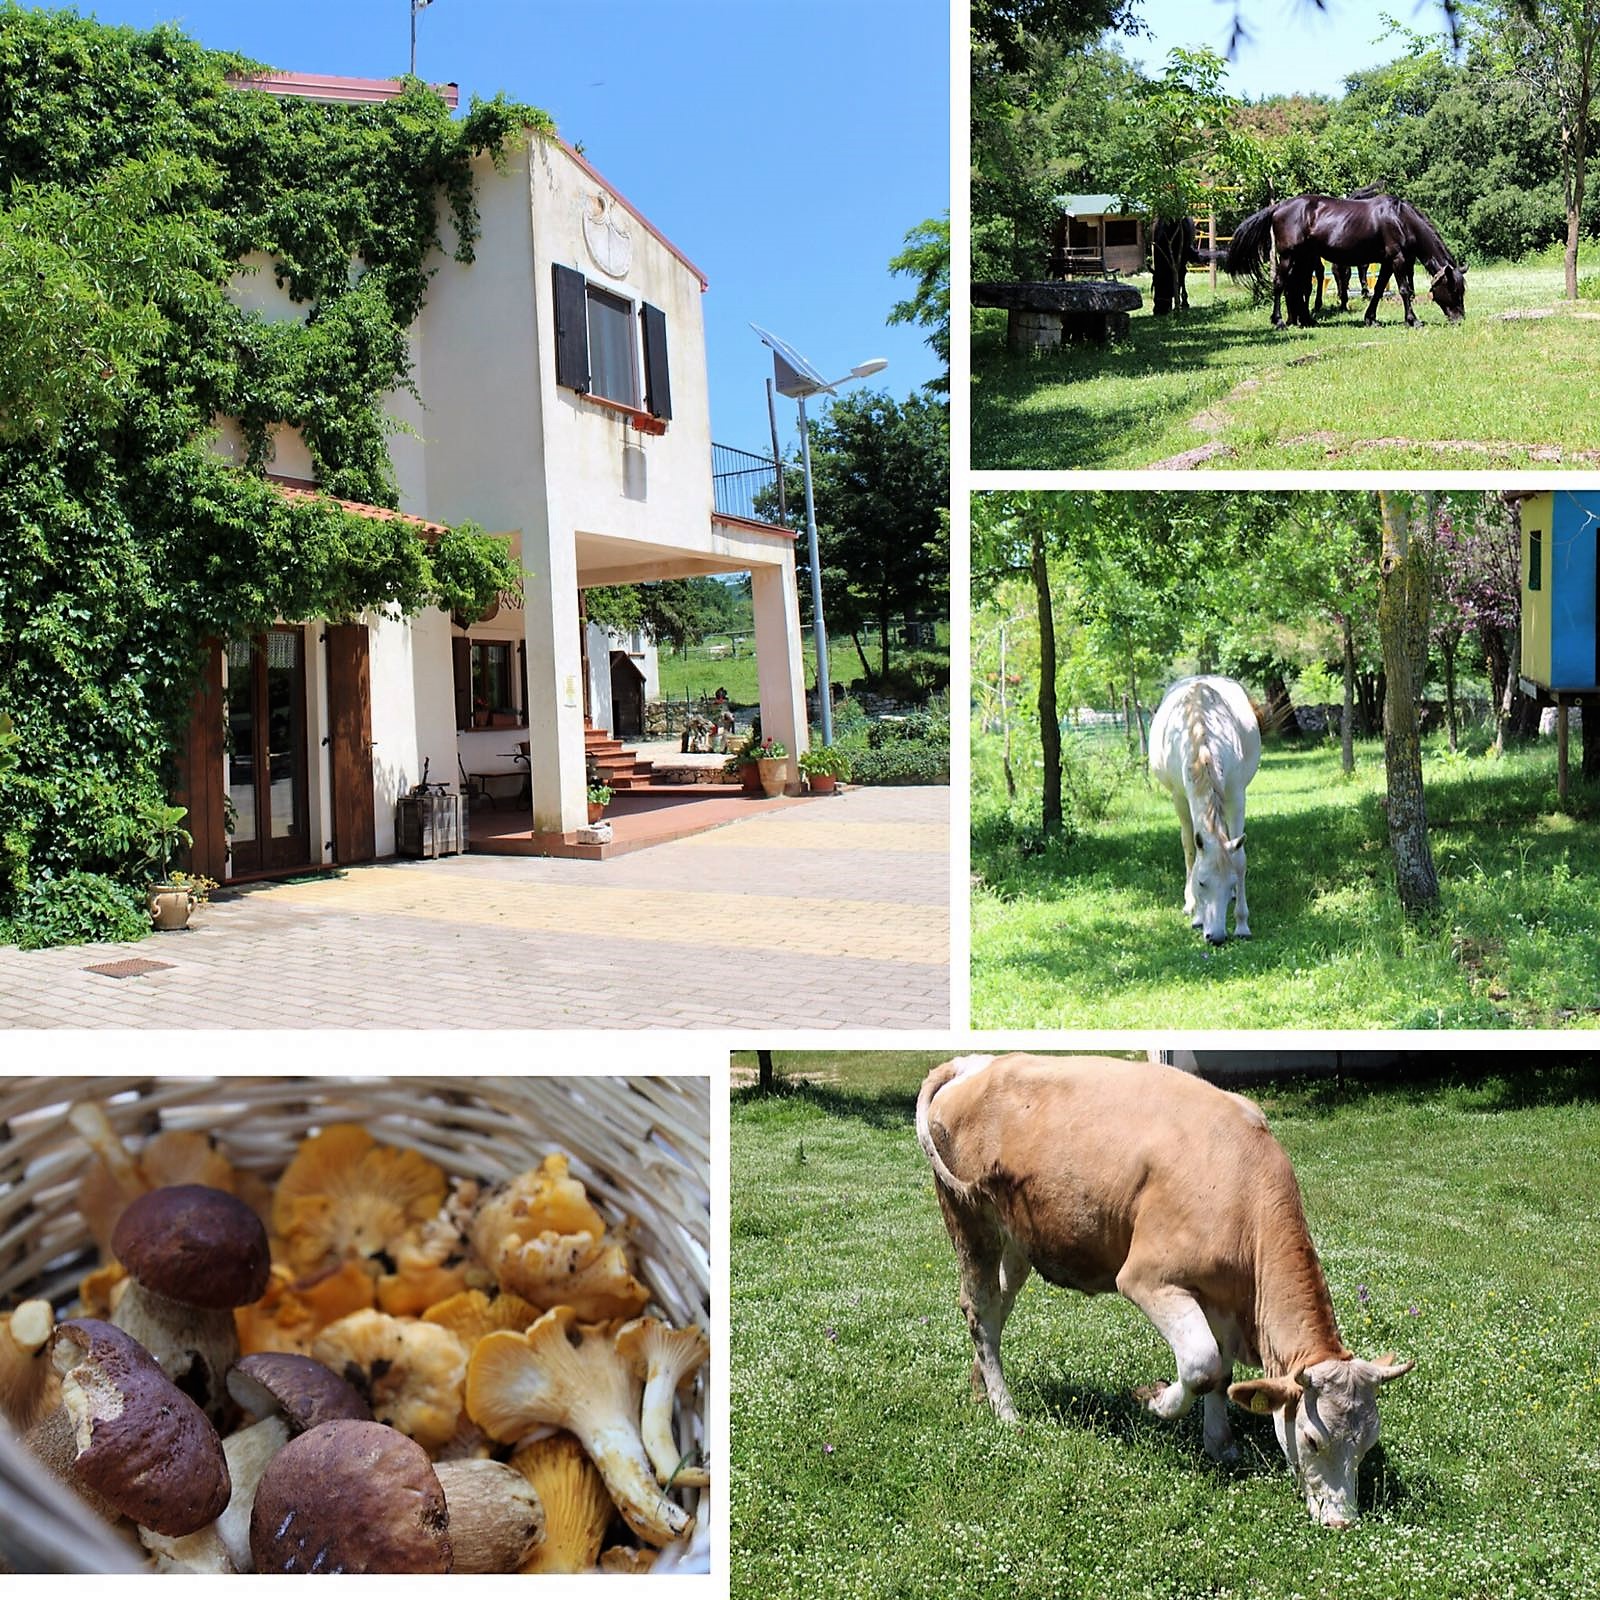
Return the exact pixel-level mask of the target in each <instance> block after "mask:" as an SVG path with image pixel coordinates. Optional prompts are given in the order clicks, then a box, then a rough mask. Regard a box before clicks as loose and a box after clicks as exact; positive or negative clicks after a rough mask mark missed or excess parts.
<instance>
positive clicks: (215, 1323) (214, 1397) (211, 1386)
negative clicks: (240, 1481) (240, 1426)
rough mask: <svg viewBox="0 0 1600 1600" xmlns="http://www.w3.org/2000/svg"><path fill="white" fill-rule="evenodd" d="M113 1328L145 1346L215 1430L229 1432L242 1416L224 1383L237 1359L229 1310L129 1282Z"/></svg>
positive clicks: (236, 1332) (236, 1333) (235, 1329)
mask: <svg viewBox="0 0 1600 1600" xmlns="http://www.w3.org/2000/svg"><path fill="white" fill-rule="evenodd" d="M111 1325H112V1326H113V1327H114V1328H121V1329H122V1331H123V1332H124V1333H125V1334H127V1335H128V1337H129V1338H130V1339H134V1340H136V1341H137V1342H138V1343H139V1344H142V1345H143V1346H144V1347H145V1349H146V1350H148V1351H149V1352H150V1354H151V1355H153V1356H154V1357H155V1358H156V1363H157V1365H158V1366H159V1367H160V1368H161V1370H162V1371H163V1372H164V1373H166V1375H167V1376H168V1377H169V1378H170V1379H171V1380H172V1381H173V1383H175V1384H176V1385H177V1386H178V1387H179V1388H180V1389H182V1390H183V1392H184V1393H185V1394H187V1395H188V1396H189V1397H190V1398H191V1399H192V1400H194V1401H195V1402H196V1403H197V1404H198V1405H199V1407H200V1409H201V1410H202V1411H204V1412H205V1414H206V1415H207V1416H208V1417H209V1418H210V1419H211V1421H212V1424H213V1425H214V1426H218V1427H221V1426H225V1425H226V1424H227V1423H228V1422H230V1421H232V1420H233V1419H234V1418H235V1417H236V1416H237V1415H238V1412H237V1410H236V1408H235V1407H234V1404H233V1401H232V1399H231V1397H230V1396H229V1394H228V1389H227V1384H226V1381H225V1380H226V1378H227V1372H228V1368H229V1367H231V1366H232V1365H233V1363H234V1362H235V1361H237V1360H238V1359H239V1330H238V1327H237V1326H236V1324H235V1323H234V1319H233V1312H232V1311H231V1310H228V1309H226V1308H224V1309H221V1310H211V1309H209V1308H208V1307H205V1306H190V1305H185V1304H183V1302H182V1301H180V1300H169V1299H168V1298H167V1296H166V1295H164V1294H157V1293H156V1292H155V1290H154V1289H147V1288H145V1286H144V1285H143V1284H142V1283H140V1282H138V1281H137V1279H129V1281H128V1286H127V1288H126V1289H125V1290H124V1291H123V1294H122V1298H121V1299H120V1300H119V1301H118V1302H117V1309H116V1310H115V1311H114V1312H113V1313H112V1314H111Z"/></svg>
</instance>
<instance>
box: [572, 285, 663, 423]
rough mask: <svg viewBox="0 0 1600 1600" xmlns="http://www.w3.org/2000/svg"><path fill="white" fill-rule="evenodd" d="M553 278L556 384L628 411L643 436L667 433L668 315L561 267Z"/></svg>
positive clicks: (657, 308)
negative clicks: (636, 302) (645, 434)
mask: <svg viewBox="0 0 1600 1600" xmlns="http://www.w3.org/2000/svg"><path fill="white" fill-rule="evenodd" d="M553 276H554V291H555V292H554V308H555V334H556V337H555V357H556V382H557V383H558V384H560V385H561V386H562V388H564V389H573V390H576V391H577V393H579V394H586V395H590V396H592V397H593V398H594V399H596V400H603V401H605V402H607V403H609V404H610V405H614V406H622V407H625V408H626V409H627V410H629V411H632V412H633V413H634V425H635V426H636V427H638V428H641V429H642V430H643V431H645V432H648V433H664V432H666V425H667V423H668V422H669V421H670V420H671V418H672V387H671V382H670V379H669V377H668V371H667V319H666V316H665V314H664V313H663V312H662V311H661V310H660V309H659V307H656V306H652V305H647V304H645V303H644V302H642V301H641V302H639V303H638V304H637V305H636V304H635V303H634V302H633V301H630V300H628V299H625V298H624V297H623V296H622V295H618V294H613V293H612V292H611V291H610V290H608V289H603V288H601V287H600V286H599V285H598V284H592V283H589V282H587V281H586V280H585V278H584V276H583V274H582V273H581V272H578V271H576V270H574V269H573V268H572V267H564V266H562V265H561V264H560V263H559V262H557V263H556V264H555V267H554V269H553ZM652 419H653V420H652ZM647 423H648V424H649V426H646V424H647Z"/></svg>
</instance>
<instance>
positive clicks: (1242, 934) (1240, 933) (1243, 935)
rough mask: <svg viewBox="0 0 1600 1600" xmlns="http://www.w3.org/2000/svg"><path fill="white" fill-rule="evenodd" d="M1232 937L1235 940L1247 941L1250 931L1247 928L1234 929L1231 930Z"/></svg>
mask: <svg viewBox="0 0 1600 1600" xmlns="http://www.w3.org/2000/svg"><path fill="white" fill-rule="evenodd" d="M1233 936H1234V938H1235V939H1248V938H1249V937H1250V930H1249V929H1248V928H1235V929H1234V930H1233Z"/></svg>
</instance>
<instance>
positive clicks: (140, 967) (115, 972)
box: [83, 956, 172, 978]
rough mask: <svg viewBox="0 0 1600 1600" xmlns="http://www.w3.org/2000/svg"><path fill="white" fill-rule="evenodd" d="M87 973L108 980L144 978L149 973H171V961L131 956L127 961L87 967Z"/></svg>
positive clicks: (108, 962) (85, 969)
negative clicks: (97, 974)
mask: <svg viewBox="0 0 1600 1600" xmlns="http://www.w3.org/2000/svg"><path fill="white" fill-rule="evenodd" d="M83 970H84V971H85V972H98V973H99V974H100V975H101V976H102V977H106V978H142V977H143V976H144V975H145V973H147V972H170V971H171V970H172V963H171V962H170V961H148V960H146V959H145V957H143V956H129V957H128V959H127V960H126V961H107V962H105V963H104V964H103V965H101V966H98V967H85V968H84V969H83Z"/></svg>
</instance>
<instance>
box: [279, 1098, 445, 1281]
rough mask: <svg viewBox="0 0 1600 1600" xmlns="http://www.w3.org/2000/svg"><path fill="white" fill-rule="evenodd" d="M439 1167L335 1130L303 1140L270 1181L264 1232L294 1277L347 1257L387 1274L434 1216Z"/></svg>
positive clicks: (355, 1132)
mask: <svg viewBox="0 0 1600 1600" xmlns="http://www.w3.org/2000/svg"><path fill="white" fill-rule="evenodd" d="M444 1195H445V1176H444V1172H443V1170H442V1169H441V1168H439V1167H437V1166H435V1165H434V1163H433V1162H431V1161H429V1160H428V1158H427V1157H426V1156H422V1155H419V1154H418V1153H417V1152H416V1151H415V1150H396V1149H392V1148H390V1147H389V1146H388V1145H381V1144H379V1143H378V1142H377V1141H376V1140H375V1139H374V1138H373V1137H372V1135H371V1134H370V1133H368V1132H367V1131H366V1129H365V1128H357V1127H354V1126H352V1125H350V1124H348V1123H340V1124H337V1125H335V1126H334V1127H331V1128H325V1129H324V1130H323V1131H322V1132H321V1133H319V1134H316V1135H315V1136H313V1137H312V1138H310V1139H307V1140H306V1141H305V1143H304V1144H302V1145H301V1146H300V1148H299V1150H297V1151H296V1152H295V1157H294V1160H292V1161H291V1162H290V1163H289V1165H288V1167H287V1168H285V1170H284V1174H283V1176H282V1177H281V1178H280V1179H279V1180H278V1187H277V1191H276V1193H275V1195H274V1197H273V1202H272V1231H273V1232H274V1233H275V1234H277V1235H278V1236H279V1237H280V1238H281V1239H282V1241H283V1247H284V1254H285V1259H286V1260H287V1262H288V1264H289V1266H290V1267H291V1268H293V1270H294V1271H295V1272H296V1273H297V1274H299V1275H302V1276H304V1275H309V1274H311V1273H315V1272H320V1271H321V1270H323V1269H324V1268H326V1267H332V1266H337V1265H338V1264H339V1263H340V1262H341V1261H346V1260H350V1259H352V1258H356V1259H360V1260H363V1261H371V1262H373V1263H374V1266H373V1271H374V1272H375V1273H376V1272H377V1271H378V1270H379V1269H381V1268H390V1267H392V1265H393V1261H394V1256H395V1253H396V1251H398V1250H399V1248H400V1247H401V1245H402V1244H403V1243H404V1242H405V1241H406V1239H407V1236H408V1235H409V1234H410V1233H411V1232H412V1230H413V1229H416V1228H419V1227H420V1226H421V1225H422V1224H423V1223H425V1222H427V1221H428V1220H429V1218H431V1217H433V1216H434V1215H435V1214H436V1213H437V1212H438V1210H439V1207H440V1204H441V1202H442V1201H443V1200H444Z"/></svg>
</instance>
